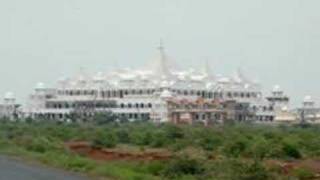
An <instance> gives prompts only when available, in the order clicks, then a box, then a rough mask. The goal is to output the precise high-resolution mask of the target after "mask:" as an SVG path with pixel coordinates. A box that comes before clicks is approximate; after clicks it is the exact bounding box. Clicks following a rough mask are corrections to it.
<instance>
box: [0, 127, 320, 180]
mask: <svg viewBox="0 0 320 180" xmlns="http://www.w3.org/2000/svg"><path fill="white" fill-rule="evenodd" d="M319 136H320V129H319V127H317V126H312V127H307V128H304V127H292V126H290V127H289V126H279V127H271V126H270V127H269V126H268V127H266V126H256V125H250V124H238V125H233V126H217V127H211V128H205V127H201V126H172V125H160V126H158V125H153V124H149V123H125V124H115V123H110V124H105V125H99V126H96V125H94V124H91V123H88V124H57V123H45V122H43V123H22V122H17V123H12V122H4V123H2V124H0V153H1V154H7V155H12V156H18V157H23V158H25V159H27V160H35V161H38V162H41V163H43V164H46V165H48V166H53V167H57V168H63V169H66V170H70V171H74V172H80V173H84V174H88V175H90V176H92V177H105V178H107V179H120V180H122V179H123V180H126V179H130V180H131V179H132V180H135V179H139V180H140V179H148V180H149V179H150V180H152V179H155V180H156V179H227V180H228V179H230V180H233V179H237V180H238V179H240V180H241V179H243V180H246V179H257V180H260V179H261V180H263V179H288V178H289V179H290V178H297V179H299V178H300V179H301V178H312V177H314V175H315V173H316V172H312V171H311V170H309V169H307V170H306V169H304V168H303V167H302V168H298V169H294V171H293V172H292V173H290V174H283V173H282V172H281V171H280V170H279V167H269V166H267V165H266V163H265V162H266V161H267V160H270V159H271V160H272V159H273V160H277V161H283V162H285V161H287V160H301V161H303V159H318V158H319V157H320V156H319V155H320V151H319V149H320V139H319V138H318V137H319ZM110 139H111V140H112V141H109V140H110ZM74 140H80V141H89V142H92V143H93V144H94V142H97V141H98V142H99V143H98V145H99V146H101V147H102V148H104V147H109V148H110V147H112V148H113V150H114V151H127V152H132V153H139V152H142V151H164V152H171V153H172V155H173V158H172V160H170V161H167V162H164V161H145V162H144V161H123V160H119V161H108V162H97V161H95V160H92V159H89V158H88V157H84V156H80V155H78V154H75V153H72V152H70V151H69V150H68V149H66V148H65V147H64V143H65V142H69V141H74ZM110 145H112V146H110Z"/></svg>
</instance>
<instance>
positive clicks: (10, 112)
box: [0, 92, 20, 120]
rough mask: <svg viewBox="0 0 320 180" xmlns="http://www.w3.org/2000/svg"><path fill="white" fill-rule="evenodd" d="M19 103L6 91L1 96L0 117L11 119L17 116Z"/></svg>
mask: <svg viewBox="0 0 320 180" xmlns="http://www.w3.org/2000/svg"><path fill="white" fill-rule="evenodd" d="M19 112H20V110H19V105H18V104H17V102H16V98H15V96H14V94H13V93H12V92H7V93H6V94H5V96H4V98H3V103H1V104H0V118H5V119H9V120H13V119H14V118H15V117H18V116H19Z"/></svg>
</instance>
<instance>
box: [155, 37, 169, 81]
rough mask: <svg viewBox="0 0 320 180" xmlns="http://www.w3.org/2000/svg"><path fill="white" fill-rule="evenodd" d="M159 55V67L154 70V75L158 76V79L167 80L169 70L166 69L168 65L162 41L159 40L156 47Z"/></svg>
mask: <svg viewBox="0 0 320 180" xmlns="http://www.w3.org/2000/svg"><path fill="white" fill-rule="evenodd" d="M158 50H159V53H160V59H159V62H158V63H159V64H158V65H159V66H158V67H157V70H156V72H155V73H156V75H157V76H159V77H160V78H164V79H165V78H168V76H170V70H169V68H168V63H167V56H166V53H165V50H164V45H163V41H162V39H161V40H160V44H159V47H158Z"/></svg>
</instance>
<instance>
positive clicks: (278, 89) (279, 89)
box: [272, 85, 281, 92]
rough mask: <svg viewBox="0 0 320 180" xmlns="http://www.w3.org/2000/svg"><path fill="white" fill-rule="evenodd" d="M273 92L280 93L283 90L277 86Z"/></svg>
mask: <svg viewBox="0 0 320 180" xmlns="http://www.w3.org/2000/svg"><path fill="white" fill-rule="evenodd" d="M272 91H273V92H280V91H281V88H280V86H279V85H275V86H273V89H272Z"/></svg>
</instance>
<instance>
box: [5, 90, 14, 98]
mask: <svg viewBox="0 0 320 180" xmlns="http://www.w3.org/2000/svg"><path fill="white" fill-rule="evenodd" d="M4 99H6V100H13V99H15V97H14V94H13V93H12V92H7V93H6V94H5V95H4Z"/></svg>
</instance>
